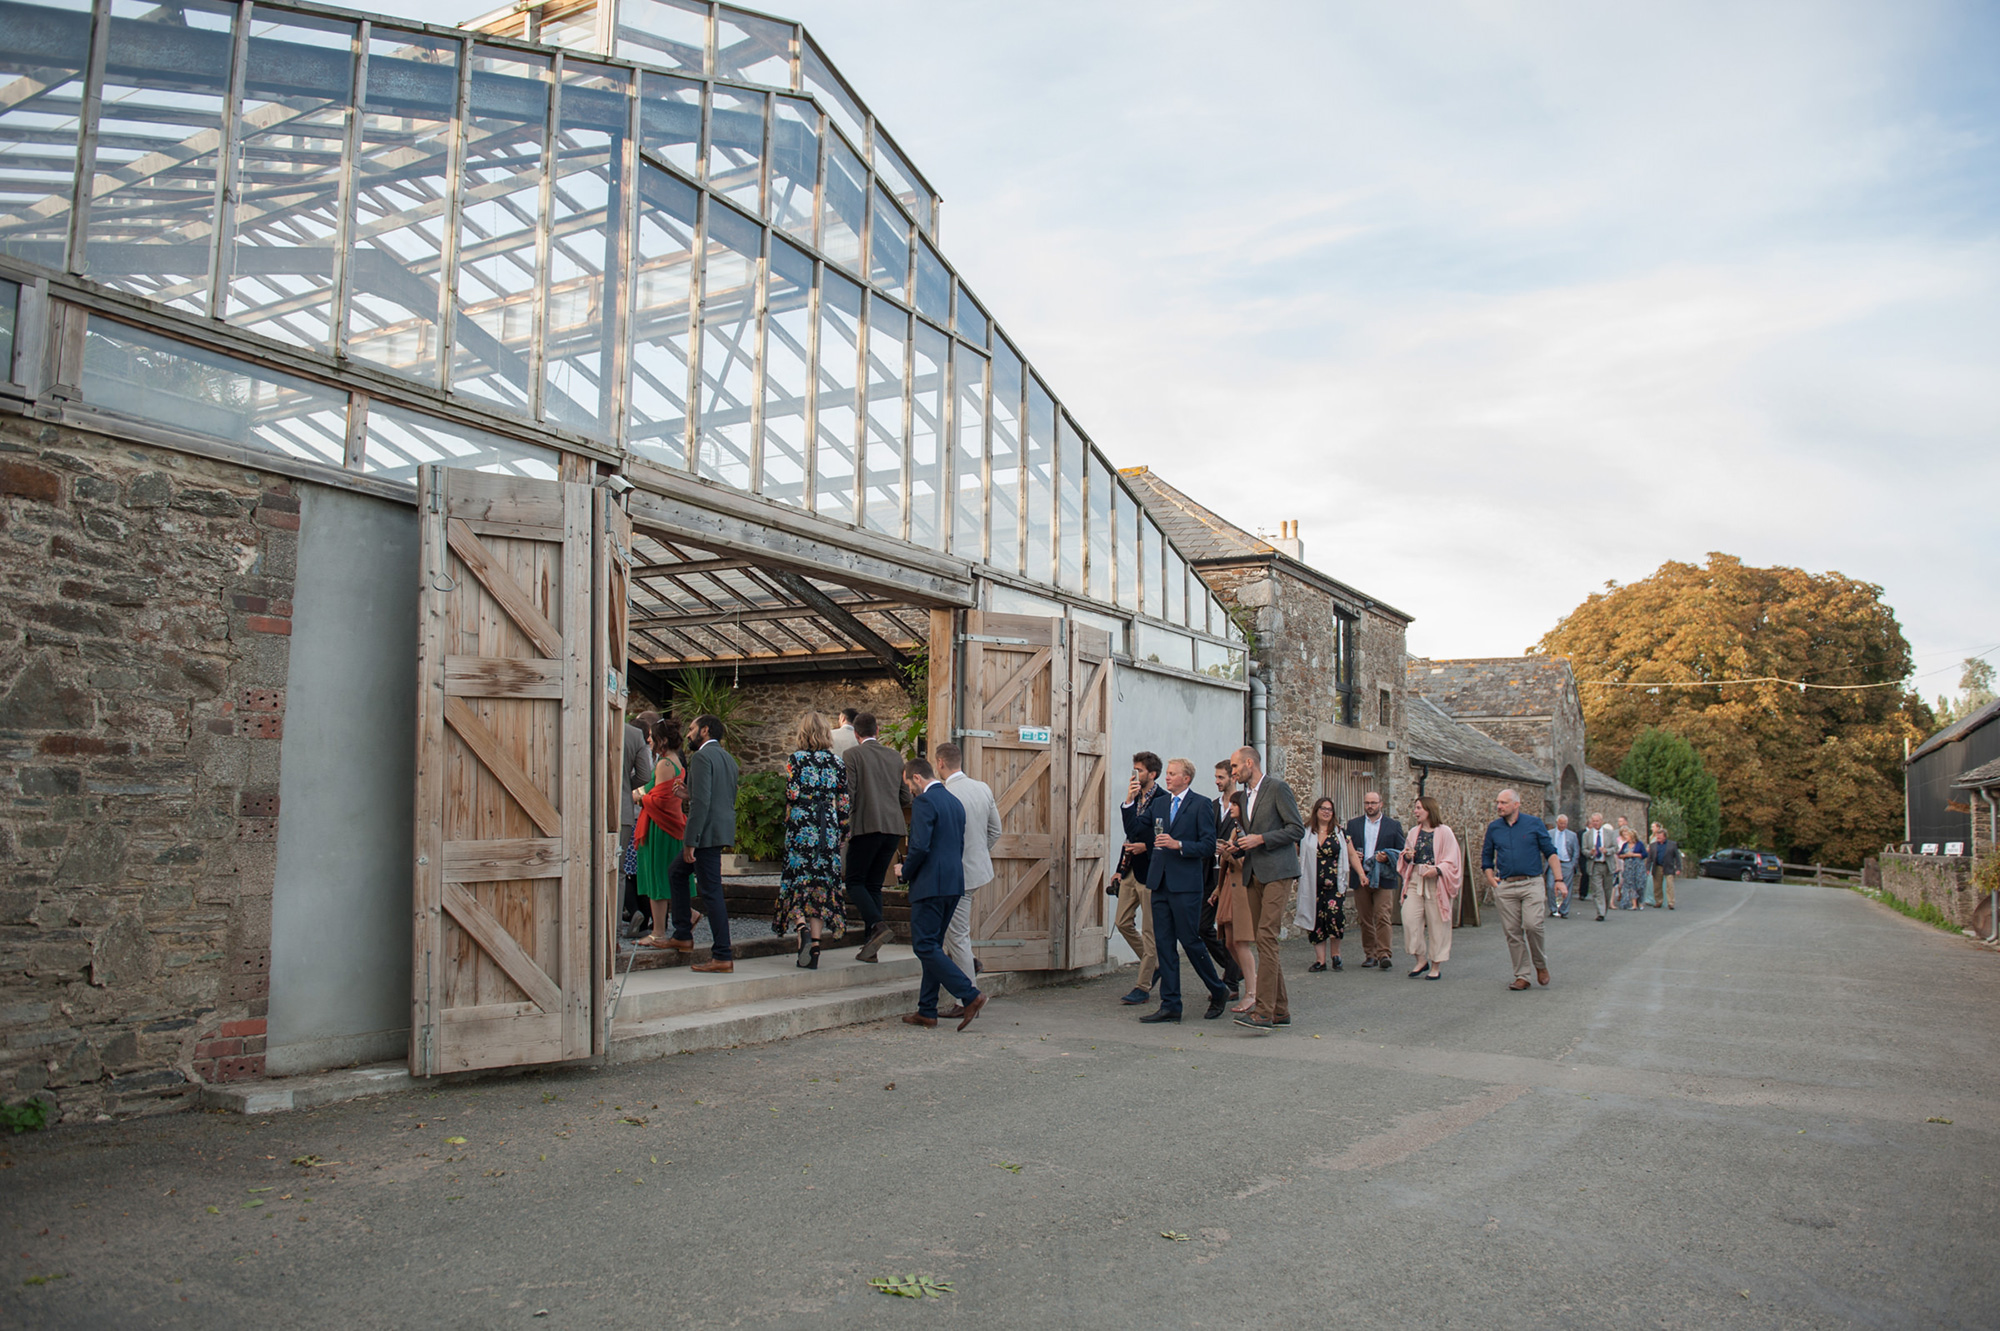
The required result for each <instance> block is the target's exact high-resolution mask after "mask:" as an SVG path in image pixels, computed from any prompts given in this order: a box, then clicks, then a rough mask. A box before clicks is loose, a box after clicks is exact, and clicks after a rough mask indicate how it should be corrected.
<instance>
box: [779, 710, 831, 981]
mask: <svg viewBox="0 0 2000 1331" xmlns="http://www.w3.org/2000/svg"><path fill="white" fill-rule="evenodd" d="M847 814H848V791H847V764H845V763H843V762H842V761H841V760H840V759H839V758H837V757H836V756H834V752H833V737H832V733H831V732H830V731H829V730H828V729H827V724H826V718H825V717H823V716H821V715H820V714H819V713H818V712H807V713H806V714H805V715H803V716H801V717H800V718H799V723H798V728H797V730H796V731H795V732H794V733H793V736H792V756H791V757H790V758H788V759H787V760H786V761H785V869H784V873H783V875H782V876H781V877H780V878H779V880H778V915H777V918H776V919H774V920H772V921H771V928H772V929H773V930H775V931H776V932H778V933H781V934H784V933H792V932H794V931H796V932H797V934H798V936H799V957H798V965H799V966H800V968H801V969H804V970H818V969H819V945H820V936H821V933H822V931H831V932H832V933H833V934H834V935H835V936H838V935H839V934H840V932H841V931H842V930H843V929H845V928H846V927H847V920H846V918H845V916H844V915H843V913H842V912H843V909H844V908H845V906H846V904H847V902H846V891H845V888H844V887H843V886H842V883H843V881H844V878H845V875H844V874H843V873H842V872H841V862H840V843H841V842H842V841H843V840H844V839H845V838H846V836H847Z"/></svg>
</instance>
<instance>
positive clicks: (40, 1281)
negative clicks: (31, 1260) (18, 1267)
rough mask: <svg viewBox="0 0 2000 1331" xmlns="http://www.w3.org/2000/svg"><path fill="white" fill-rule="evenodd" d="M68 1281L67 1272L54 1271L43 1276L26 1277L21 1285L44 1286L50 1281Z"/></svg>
mask: <svg viewBox="0 0 2000 1331" xmlns="http://www.w3.org/2000/svg"><path fill="white" fill-rule="evenodd" d="M68 1279H69V1272H67V1271H54V1272H51V1273H50V1274H48V1275H45V1276H26V1277H24V1278H23V1279H22V1281H21V1283H22V1284H24V1285H46V1284H48V1283H49V1282H50V1281H51V1280H68Z"/></svg>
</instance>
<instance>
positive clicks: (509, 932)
mask: <svg viewBox="0 0 2000 1331" xmlns="http://www.w3.org/2000/svg"><path fill="white" fill-rule="evenodd" d="M593 504H594V499H593V493H592V491H591V489H590V487H588V486H584V485H575V484H563V483H561V482H558V481H533V480H525V479H522V478H520V477H513V476H493V475H487V474H484V473H480V472H468V471H454V470H448V469H445V468H442V467H426V468H424V469H423V472H422V474H421V477H420V480H419V485H418V516H419V520H420V524H421V539H420V543H419V554H420V559H421V567H422V576H423V586H422V589H421V595H420V606H421V610H420V615H421V619H420V627H419V631H418V646H417V651H418V662H419V664H418V670H419V675H418V688H417V789H416V865H415V945H416V946H415V956H414V959H413V960H414V974H413V976H412V981H413V983H412V986H411V987H412V1005H411V1022H410V1070H411V1071H412V1072H413V1073H416V1074H418V1075H420V1076H431V1075H436V1074H438V1073H443V1072H455V1071H461V1070H464V1069H468V1068H484V1067H504V1066H508V1065H511V1064H520V1063H546V1062H555V1061H558V1060H562V1059H570V1058H581V1057H584V1056H586V1055H588V1054H589V1053H590V1052H591V1051H592V1048H593V1046H594V1044H595V1043H596V1041H594V1040H593V1036H592V1026H593V1022H592V1018H591V1013H592V1010H593V989H594V987H595V986H594V984H593V968H592V964H591V962H592V952H593V950H594V949H593V945H592V944H593V939H592V929H593V917H594V916H596V915H599V914H600V913H601V912H600V911H598V910H595V909H593V905H594V901H593V899H594V898H595V897H597V896H598V895H599V894H598V893H595V892H593V890H592V885H593V882H595V881H597V878H598V877H599V868H600V863H599V862H601V860H602V858H603V855H604V850H605V848H604V847H603V846H602V845H601V844H599V843H598V839H597V838H596V837H594V836H593V831H594V830H596V829H601V828H602V827H603V826H604V823H602V822H600V821H599V818H598V817H595V816H593V815H594V813H595V812H596V811H595V810H594V808H593V799H594V797H595V796H597V795H598V794H599V793H600V788H601V785H602V783H603V782H604V780H605V779H606V778H605V776H603V775H597V776H594V774H597V773H604V772H605V764H604V763H603V762H601V761H599V759H600V758H601V757H602V756H603V751H602V749H601V747H600V745H601V744H602V743H603V742H604V740H605V735H606V731H607V729H608V728H607V727H604V726H601V725H599V724H598V720H599V718H600V717H601V715H602V712H601V711H600V710H599V708H600V706H601V704H602V701H603V694H604V692H605V689H604V681H603V678H602V676H599V678H598V679H597V680H595V681H593V678H592V676H593V665H594V661H593V656H594V655H595V652H594V651H593V648H594V646H595V645H596V644H595V642H594V638H595V637H596V636H597V635H596V634H594V633H593V628H599V629H600V630H602V631H605V632H608V631H609V625H608V624H602V625H600V624H599V623H597V621H596V619H595V617H594V616H593V611H592V601H593V599H594V598H593V594H592V593H593V582H594V580H595V579H594V575H595V573H596V570H595V569H594V566H593V560H594V555H593V550H594V549H595V547H596V546H597V545H598V542H597V541H595V540H594V539H593V537H594V535H595V533H596V531H597V529H598V528H599V526H601V525H602V524H601V522H597V521H594V520H593V519H594V516H595V515H594V513H593ZM625 548H627V549H629V548H630V546H629V542H628V543H627V545H626V547H625ZM620 603H622V598H620ZM619 636H620V637H621V638H622V634H620V635H619ZM613 752H615V749H614V750H613ZM607 775H608V774H607ZM601 807H604V808H613V807H615V806H611V805H609V804H608V802H606V803H605V804H604V805H602V806H601ZM617 825H618V824H617V820H616V816H615V814H614V815H613V816H612V817H611V818H610V821H609V826H610V827H611V828H613V829H615V828H616V827H617ZM613 850H614V851H615V847H614V848H613Z"/></svg>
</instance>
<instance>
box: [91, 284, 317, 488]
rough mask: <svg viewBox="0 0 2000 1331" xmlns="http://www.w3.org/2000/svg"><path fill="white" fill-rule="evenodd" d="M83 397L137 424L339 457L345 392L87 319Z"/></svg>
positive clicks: (307, 456)
mask: <svg viewBox="0 0 2000 1331" xmlns="http://www.w3.org/2000/svg"><path fill="white" fill-rule="evenodd" d="M83 400H84V401H85V402H88V403H90V404H91V405H92V406H94V407H102V408H103V409H104V410H106V411H115V412H117V413H118V414H120V415H122V416H131V417H133V418H135V419H137V420H143V421H153V422H156V423H158V424H161V425H167V426H171V427H172V428H174V429H176V430H182V431H185V432H187V433H189V434H200V435H207V436H208V437H209V438H211V439H221V440H224V441H226V442H228V443H232V444H241V445H244V446H246V447H249V448H259V449H263V450H265V451H267V452H271V453H282V454H284V455H285V456H287V457H294V458H301V459H304V460H305V461H308V462H319V463H324V464H325V465H327V466H329V467H339V466H342V465H344V463H345V460H346V453H347V394H346V393H345V392H343V391H342V390H340V389H337V388H329V387H327V386H326V385H325V384H319V383H314V382H313V381H312V380H310V379H300V378H298V377H296V376H294V375H289V374H284V373H281V372H279V371H277V370H267V369H265V368H263V367H262V366H259V365H252V364H250V363H249V362H248V361H240V360H237V359H236V358H235V357H233V356H224V355H222V354H221V353H220V352H215V351H209V350H206V349H204V348H202V347H196V346H191V345H189V344H188V343H185V342H176V341H174V340H173V339H172V338H169V337H164V336H162V335H160V334H159V333H155V332H151V331H148V330H146V329H140V328H132V327H129V326H127V325H125V324H120V323H113V322H111V321H110V320H108V319H99V318H96V317H92V319H91V320H90V323H89V331H88V333H87V335H86V336H85V338H84V343H83Z"/></svg>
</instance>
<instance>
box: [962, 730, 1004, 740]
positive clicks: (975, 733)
mask: <svg viewBox="0 0 2000 1331" xmlns="http://www.w3.org/2000/svg"><path fill="white" fill-rule="evenodd" d="M951 734H952V738H953V739H957V738H959V737H961V736H963V737H964V738H966V739H994V738H997V737H998V732H997V731H992V730H954V731H952V732H951Z"/></svg>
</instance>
